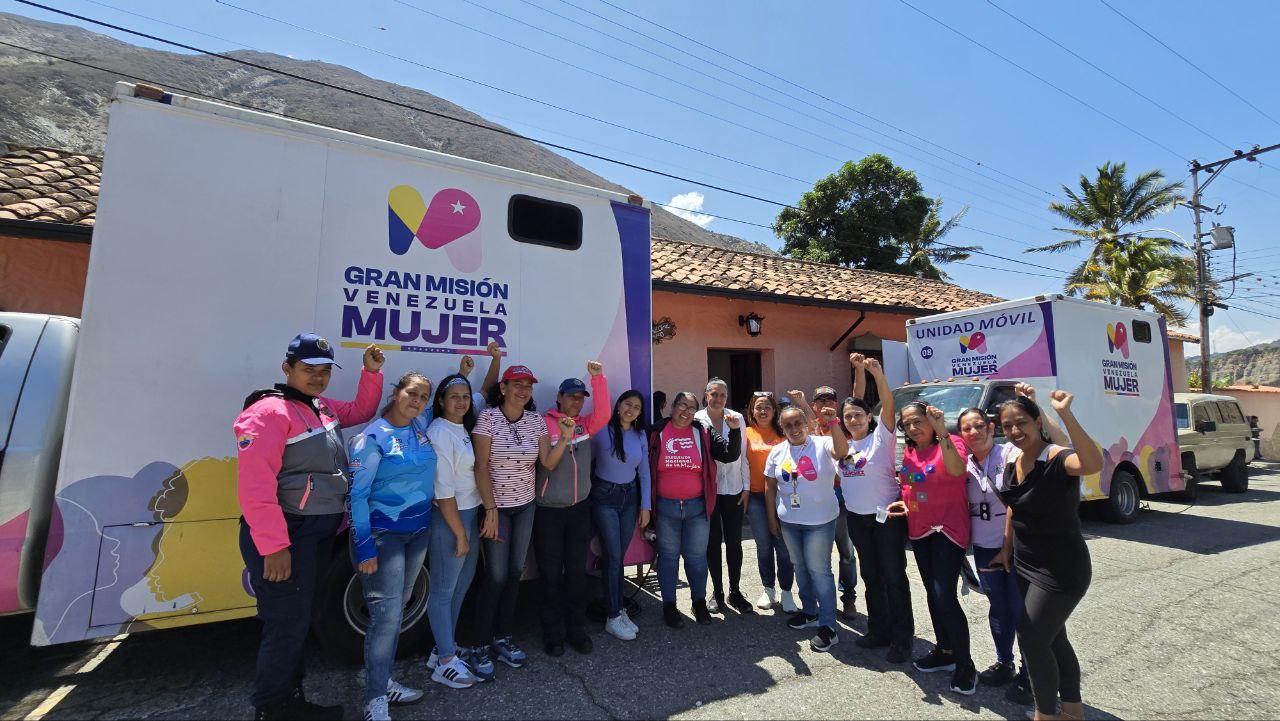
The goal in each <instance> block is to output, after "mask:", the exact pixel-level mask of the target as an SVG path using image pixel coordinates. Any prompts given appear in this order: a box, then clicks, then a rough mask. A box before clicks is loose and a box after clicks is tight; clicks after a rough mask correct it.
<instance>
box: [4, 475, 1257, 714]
mask: <svg viewBox="0 0 1280 721" xmlns="http://www.w3.org/2000/svg"><path fill="white" fill-rule="evenodd" d="M1252 470H1253V474H1252V479H1251V490H1250V491H1249V492H1248V493H1245V494H1242V495H1232V494H1228V493H1224V492H1223V491H1221V490H1220V489H1219V488H1218V486H1217V484H1216V483H1212V484H1208V485H1206V486H1205V487H1204V491H1203V492H1202V494H1201V497H1200V500H1199V502H1198V503H1196V504H1195V505H1193V506H1187V505H1186V504H1182V503H1176V502H1172V501H1163V500H1161V501H1152V502H1150V504H1149V505H1150V509H1149V510H1145V511H1144V512H1143V513H1142V514H1141V517H1140V518H1139V520H1138V522H1137V523H1135V524H1133V525H1130V526H1114V525H1110V524H1107V523H1104V522H1102V521H1099V520H1092V519H1086V522H1085V529H1086V533H1087V534H1088V544H1089V550H1090V553H1091V554H1092V557H1093V568H1094V576H1093V585H1092V587H1091V588H1090V590H1089V594H1088V595H1087V596H1086V598H1085V599H1084V601H1083V602H1082V603H1081V605H1080V607H1079V608H1078V609H1077V610H1076V612H1075V614H1074V616H1073V617H1072V620H1071V623H1070V625H1069V629H1070V633H1071V638H1072V641H1073V643H1074V645H1075V648H1076V650H1077V653H1078V654H1079V656H1080V661H1081V665H1082V667H1083V669H1084V674H1085V675H1084V700H1085V703H1086V705H1087V707H1088V715H1089V717H1090V718H1108V719H1109V718H1126V719H1127V718H1153V719H1163V718H1274V717H1275V716H1276V713H1277V709H1280V691H1278V690H1277V684H1276V679H1277V678H1280V675H1278V671H1280V669H1278V668H1277V666H1280V623H1277V621H1276V614H1277V607H1280V565H1278V564H1277V563H1276V560H1277V559H1278V558H1280V553H1278V552H1280V543H1277V541H1280V466H1278V465H1274V464H1255V465H1254V466H1253V469H1252ZM745 555H746V558H747V562H746V564H745V566H746V567H745V568H744V574H743V575H744V577H745V578H744V586H745V589H744V591H745V592H746V593H747V595H748V597H749V598H751V599H754V598H755V596H756V595H758V594H759V591H760V588H759V583H758V580H757V579H756V573H755V570H754V568H755V567H754V554H753V552H752V550H751V549H750V548H748V549H747V551H746V554H745ZM910 570H911V574H912V577H913V586H912V600H913V603H914V606H915V616H916V629H917V635H918V637H917V640H916V652H917V653H918V654H919V653H923V652H924V651H926V650H927V649H928V648H929V646H930V641H931V639H932V630H931V628H930V626H929V622H928V614H927V612H926V609H925V604H924V593H923V590H922V589H921V588H920V586H919V582H918V576H916V574H915V569H914V565H912V566H911V569H910ZM532 590H533V589H531V588H529V587H527V586H526V589H525V597H526V599H527V601H528V602H527V603H523V604H522V609H521V622H520V626H521V629H520V632H519V633H518V635H517V641H520V642H522V643H523V645H524V646H525V648H526V650H527V651H529V654H530V657H531V662H530V664H529V666H527V667H526V668H524V669H519V670H513V669H507V668H506V667H503V666H499V670H498V678H497V680H496V682H494V683H490V684H484V685H483V686H480V687H477V688H474V689H470V690H466V691H453V690H449V689H445V688H443V687H441V686H436V685H434V684H431V683H430V682H429V681H428V680H427V672H426V669H425V658H424V656H423V655H422V654H416V655H411V656H409V657H408V658H406V659H404V660H403V661H401V662H400V663H399V664H398V665H397V672H396V677H397V678H398V679H399V680H401V681H402V682H405V683H408V684H410V685H415V686H420V687H427V695H426V698H425V699H424V701H423V702H422V703H420V704H418V705H416V706H409V707H400V708H394V709H393V710H392V715H393V717H395V718H397V719H426V718H431V719H435V718H468V719H487V718H513V717H521V718H662V717H681V718H698V719H701V718H708V719H710V718H744V719H745V718H797V719H800V718H803V719H825V718H833V719H834V718H940V719H973V718H1018V719H1021V718H1025V714H1026V711H1027V707H1019V706H1015V705H1013V704H1010V703H1008V702H1006V701H1005V700H1004V695H1003V691H1002V690H1000V689H985V688H980V689H979V692H978V694H977V695H976V696H973V697H969V698H964V697H960V696H957V695H956V694H952V693H950V692H949V691H947V688H946V687H947V681H948V677H949V674H932V675H930V674H921V673H917V672H915V671H914V670H912V669H911V668H910V666H909V665H905V664H904V665H901V666H891V665H889V664H887V663H886V662H885V661H884V660H883V652H882V650H877V651H875V652H870V651H863V650H862V649H859V648H857V647H856V646H854V644H853V641H854V639H855V638H856V637H857V636H858V635H859V634H860V633H861V631H862V630H863V629H864V628H865V625H864V624H865V618H863V617H861V616H860V617H859V618H858V619H857V620H856V621H854V622H853V623H852V624H846V623H845V622H842V627H841V631H840V643H839V645H837V646H836V647H835V649H834V652H833V653H830V654H822V653H814V652H812V651H810V650H809V646H808V643H807V640H806V638H807V636H806V634H805V633H804V632H795V631H791V630H789V629H787V628H786V626H785V625H784V624H783V621H784V620H785V619H784V618H783V617H782V614H781V612H778V613H776V614H773V613H767V612H766V613H761V614H757V615H752V616H745V617H743V616H738V615H737V614H736V613H732V612H730V613H729V614H728V615H727V616H724V617H717V620H716V622H715V623H714V624H713V625H712V626H710V627H700V626H696V625H695V624H693V623H692V619H690V620H689V622H688V623H687V625H686V627H685V628H684V629H683V630H681V631H672V630H669V629H667V628H666V627H665V626H663V625H662V622H661V618H660V612H659V609H658V605H657V601H656V600H655V598H654V597H653V596H651V595H650V594H649V592H648V591H641V592H640V595H639V597H638V598H640V599H641V600H642V603H643V607H644V613H643V615H642V616H641V617H640V618H639V619H638V623H639V626H640V628H641V633H640V637H639V638H638V639H637V640H636V641H633V642H630V643H624V642H622V641H618V640H616V639H613V638H612V637H609V636H607V635H605V634H604V633H603V631H602V630H600V627H599V625H594V626H592V629H593V630H592V633H593V638H594V640H595V642H596V649H595V652H594V653H592V654H591V655H589V656H579V655H577V654H575V653H574V652H573V651H572V650H570V651H569V652H568V653H567V654H566V655H565V656H563V657H561V658H558V659H552V658H548V657H546V656H544V655H543V654H542V652H541V650H540V644H539V643H538V640H539V638H540V634H539V632H538V629H537V624H536V621H535V620H534V608H533V605H534V604H533V598H532V596H533V593H532ZM961 601H962V603H963V605H964V607H965V610H966V612H967V613H968V615H969V619H970V628H971V629H972V634H973V636H972V638H973V648H974V656H975V660H976V662H977V663H978V667H979V668H984V667H985V666H986V665H987V664H989V663H991V661H992V660H994V654H993V651H992V646H991V641H990V635H989V633H988V630H987V625H986V611H987V605H986V602H985V600H984V599H983V597H982V596H980V595H977V594H971V595H967V596H963V597H962V599H961ZM681 605H682V607H683V608H684V609H685V610H686V611H687V609H688V601H687V591H682V604H681ZM29 627H30V622H29V620H27V619H23V618H12V617H11V618H3V619H0V718H2V719H22V718H28V717H30V718H37V717H39V716H38V715H33V713H34V714H39V713H40V712H43V718H47V719H73V718H102V719H120V718H190V719H196V718H201V719H203V718H248V717H250V716H251V709H250V708H249V703H248V693H249V687H250V683H251V677H252V668H253V662H254V653H255V648H256V640H257V639H256V637H257V630H256V622H255V621H252V620H247V621H239V622H229V623H222V624H213V625H207V626H200V627H195V628H190V629H179V630H172V631H161V632H153V633H144V634H139V635H135V636H129V637H128V638H126V639H124V640H123V641H120V642H119V643H118V644H116V645H115V646H109V645H108V644H106V643H104V642H98V643H84V644H74V645H66V646H57V647H52V648H43V649H33V648H29V647H27V646H26V642H27V633H28V632H29ZM108 649H110V652H109V653H107V650H108ZM312 656H313V657H314V659H315V660H314V663H312V664H311V666H310V676H309V678H308V681H307V688H308V694H309V696H310V697H312V698H313V699H316V700H319V701H323V702H327V703H345V704H347V707H348V717H349V718H359V717H360V708H359V705H360V702H361V700H362V698H363V694H362V689H363V674H362V671H361V670H360V669H359V668H355V667H349V666H343V665H341V664H338V663H336V662H334V661H331V660H329V659H327V658H326V657H325V656H324V655H323V654H321V653H320V652H319V650H318V649H316V650H315V651H314V653H313V654H312Z"/></svg>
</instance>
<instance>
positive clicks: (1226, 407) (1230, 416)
mask: <svg viewBox="0 0 1280 721" xmlns="http://www.w3.org/2000/svg"><path fill="white" fill-rule="evenodd" d="M1217 405H1218V412H1219V413H1221V414H1222V422H1223V423H1244V422H1245V421H1244V414H1243V413H1241V412H1240V406H1238V405H1236V404H1235V403H1232V402H1231V401H1218V404H1217Z"/></svg>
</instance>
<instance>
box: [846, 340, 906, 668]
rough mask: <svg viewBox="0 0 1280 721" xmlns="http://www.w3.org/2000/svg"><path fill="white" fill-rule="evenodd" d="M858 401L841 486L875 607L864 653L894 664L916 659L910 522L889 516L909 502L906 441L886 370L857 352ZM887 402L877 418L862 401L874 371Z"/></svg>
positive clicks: (851, 412) (849, 414)
mask: <svg viewBox="0 0 1280 721" xmlns="http://www.w3.org/2000/svg"><path fill="white" fill-rule="evenodd" d="M851 363H852V365H853V373H854V379H853V397H852V398H846V399H845V401H844V403H843V404H841V406H840V415H841V419H842V420H843V421H844V430H845V433H846V434H847V435H848V437H849V455H848V456H847V457H845V458H844V459H843V460H842V461H840V463H839V464H838V466H839V468H840V488H841V489H842V490H843V492H844V505H845V509H846V510H848V512H849V515H848V516H847V518H846V523H847V524H848V528H849V539H850V540H852V541H853V547H854V548H855V549H857V551H858V560H859V561H860V563H859V566H860V567H861V570H862V583H863V586H864V587H865V589H866V591H865V594H864V595H865V598H866V601H867V634H866V635H865V636H863V637H861V638H859V639H858V640H857V641H855V642H854V643H856V644H857V645H858V646H859V647H860V648H878V647H882V646H888V647H889V653H888V656H887V657H886V658H887V659H888V661H889V662H890V663H904V662H906V661H907V660H909V659H910V658H911V639H912V637H913V636H914V635H915V619H914V618H913V617H912V615H911V586H910V583H909V582H908V581H907V552H906V539H907V523H906V521H905V520H904V519H902V518H897V517H892V518H890V517H887V516H886V515H885V513H884V509H887V508H888V507H889V504H891V503H893V502H894V501H896V500H898V499H899V497H900V496H901V493H900V491H899V490H898V474H897V471H896V469H895V468H894V464H895V461H896V455H895V452H896V450H897V444H898V437H897V434H896V433H894V424H895V418H894V415H893V414H894V407H893V393H892V391H890V389H889V381H888V380H887V379H885V376H884V369H882V368H881V367H880V362H879V361H877V360H876V359H874V358H864V357H862V356H861V355H860V354H854V356H853V357H852V358H851ZM868 372H870V373H871V377H872V379H873V380H874V381H875V384H876V392H877V393H878V394H879V396H880V403H881V406H880V414H879V416H878V417H874V416H873V415H872V410H871V406H870V404H868V403H867V402H866V401H865V400H863V399H862V395H863V389H864V388H865V387H866V377H867V373H868Z"/></svg>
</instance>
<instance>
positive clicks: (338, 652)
mask: <svg viewBox="0 0 1280 721" xmlns="http://www.w3.org/2000/svg"><path fill="white" fill-rule="evenodd" d="M338 545H339V548H342V546H343V545H344V544H338ZM429 589H430V582H429V579H428V578H427V568H426V566H425V565H424V566H423V567H422V572H421V573H419V574H418V578H417V580H416V581H414V584H413V590H411V591H410V592H409V597H408V598H407V599H405V605H404V619H403V620H402V621H401V622H400V643H399V647H398V654H397V655H404V654H411V653H422V652H424V651H426V650H429V649H427V648H426V644H427V637H428V636H429V635H430V633H431V624H430V623H428V622H427V591H428V590H429ZM368 627H369V611H368V609H367V608H366V607H365V604H364V592H363V590H362V589H361V586H360V579H359V578H357V577H356V572H355V569H354V568H352V567H351V558H350V555H349V554H348V553H345V552H343V551H342V550H339V551H338V552H336V553H334V554H333V561H332V562H330V563H329V568H328V570H327V571H326V572H325V574H324V577H323V578H322V579H321V580H320V583H319V586H318V588H317V589H316V609H315V617H314V618H313V619H312V623H311V628H312V630H313V631H314V632H315V634H316V638H318V639H320V645H321V646H322V647H323V648H324V650H325V651H326V652H327V653H328V654H329V655H331V656H333V657H334V658H336V659H338V660H339V661H341V662H343V663H348V664H362V663H364V633H365V629H367V628H368Z"/></svg>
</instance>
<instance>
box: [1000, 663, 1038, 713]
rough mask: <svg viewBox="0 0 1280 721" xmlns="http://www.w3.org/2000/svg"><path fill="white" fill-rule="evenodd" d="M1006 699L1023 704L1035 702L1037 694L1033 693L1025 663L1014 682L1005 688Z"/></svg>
mask: <svg viewBox="0 0 1280 721" xmlns="http://www.w3.org/2000/svg"><path fill="white" fill-rule="evenodd" d="M1004 700H1005V701H1009V702H1011V703H1016V704H1019V705H1022V706H1030V705H1031V704H1033V703H1035V696H1032V695H1031V679H1029V678H1027V667H1026V666H1025V665H1024V666H1023V667H1022V668H1021V669H1019V670H1018V676H1017V678H1015V679H1013V683H1011V684H1009V687H1008V688H1006V689H1005V690H1004Z"/></svg>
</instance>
